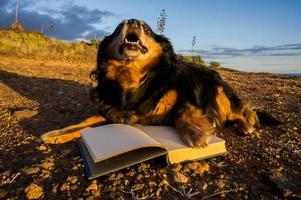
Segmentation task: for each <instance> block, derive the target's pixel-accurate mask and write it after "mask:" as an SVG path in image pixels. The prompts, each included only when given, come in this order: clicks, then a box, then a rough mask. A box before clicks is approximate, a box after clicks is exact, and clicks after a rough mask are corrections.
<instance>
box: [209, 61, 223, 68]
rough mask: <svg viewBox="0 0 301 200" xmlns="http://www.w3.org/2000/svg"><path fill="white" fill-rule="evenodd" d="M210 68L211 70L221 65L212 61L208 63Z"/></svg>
mask: <svg viewBox="0 0 301 200" xmlns="http://www.w3.org/2000/svg"><path fill="white" fill-rule="evenodd" d="M210 66H211V67H213V68H219V67H220V66H221V64H220V63H219V62H217V61H212V62H210Z"/></svg>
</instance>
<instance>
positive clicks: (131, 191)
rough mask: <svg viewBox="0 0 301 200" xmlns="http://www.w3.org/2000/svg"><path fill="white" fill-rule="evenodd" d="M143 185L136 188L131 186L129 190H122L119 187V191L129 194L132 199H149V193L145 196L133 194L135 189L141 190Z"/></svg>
mask: <svg viewBox="0 0 301 200" xmlns="http://www.w3.org/2000/svg"><path fill="white" fill-rule="evenodd" d="M143 187H144V186H141V187H138V188H131V190H130V191H129V192H128V191H125V190H122V189H121V191H122V192H123V193H126V194H130V195H131V197H132V198H131V199H134V200H145V199H149V198H150V196H149V195H147V196H144V197H137V196H136V195H135V193H134V192H135V191H137V190H141V189H142V188H143Z"/></svg>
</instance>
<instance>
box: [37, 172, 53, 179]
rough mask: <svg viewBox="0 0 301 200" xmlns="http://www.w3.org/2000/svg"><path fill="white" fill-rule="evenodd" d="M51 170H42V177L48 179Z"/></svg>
mask: <svg viewBox="0 0 301 200" xmlns="http://www.w3.org/2000/svg"><path fill="white" fill-rule="evenodd" d="M50 174H51V173H50V171H48V170H42V174H41V175H40V176H41V177H42V179H47V178H49V177H50Z"/></svg>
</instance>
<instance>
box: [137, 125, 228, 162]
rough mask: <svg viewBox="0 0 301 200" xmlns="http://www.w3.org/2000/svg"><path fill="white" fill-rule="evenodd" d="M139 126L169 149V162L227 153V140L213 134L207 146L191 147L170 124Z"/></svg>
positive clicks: (138, 126)
mask: <svg viewBox="0 0 301 200" xmlns="http://www.w3.org/2000/svg"><path fill="white" fill-rule="evenodd" d="M136 127H137V128H139V129H141V130H142V131H144V132H145V133H146V134H148V135H149V136H150V137H153V138H154V139H156V140H157V141H158V142H160V143H161V144H162V145H163V146H164V147H165V148H166V149H167V151H168V159H169V162H170V163H171V164H172V163H178V162H182V161H187V160H200V159H206V158H210V157H214V156H217V155H221V154H224V153H226V146H225V141H224V140H222V139H221V138H218V137H216V136H212V139H211V141H210V143H209V144H208V145H207V146H206V147H201V148H191V147H189V146H188V145H186V144H185V143H184V142H183V141H182V139H181V137H180V134H179V133H178V132H177V130H176V129H175V128H172V127H168V126H142V125H137V126H136Z"/></svg>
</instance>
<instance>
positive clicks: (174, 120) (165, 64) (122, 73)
mask: <svg viewBox="0 0 301 200" xmlns="http://www.w3.org/2000/svg"><path fill="white" fill-rule="evenodd" d="M92 76H93V77H95V79H96V81H97V86H96V87H95V88H94V89H93V90H92V91H91V97H92V100H93V101H94V102H95V103H96V104H97V105H98V109H99V113H100V116H97V117H92V118H90V119H88V120H86V121H84V122H82V123H81V124H78V125H73V126H70V127H67V128H65V129H62V130H56V131H52V132H49V133H46V134H44V135H43V136H42V138H43V140H44V141H46V142H50V143H64V142H67V141H70V140H72V139H74V138H76V137H79V130H80V129H82V128H87V127H89V126H93V125H95V124H101V123H128V124H135V123H141V124H148V125H170V126H174V127H176V128H177V129H178V132H179V133H180V134H181V137H182V139H183V140H184V141H185V142H186V143H187V144H188V145H190V146H192V147H200V146H203V145H206V144H207V143H208V142H209V140H210V138H211V136H212V134H213V132H214V128H216V127H223V126H224V125H225V123H226V122H233V123H235V124H236V125H237V126H236V127H237V131H238V132H239V133H241V134H252V133H253V132H254V126H256V125H258V123H259V121H260V118H261V116H263V117H264V116H265V114H262V113H258V112H256V111H254V110H253V109H252V108H251V107H249V106H246V105H244V104H243V103H242V101H241V99H240V98H239V97H238V96H237V95H236V93H235V92H234V90H233V89H232V88H231V87H230V86H229V85H228V84H227V83H226V82H225V81H224V80H223V79H222V78H221V76H220V75H219V74H218V73H217V72H216V71H214V70H211V69H209V68H207V67H205V66H202V65H196V64H193V63H187V62H184V61H182V60H180V59H177V56H176V54H175V53H174V51H173V48H172V45H171V43H170V42H169V40H168V39H167V38H165V37H164V36H162V35H157V34H155V33H154V32H153V31H152V30H151V28H150V27H149V26H148V25H147V24H146V23H144V22H143V21H139V20H136V19H130V20H125V21H123V22H122V23H120V24H119V26H118V27H117V28H116V30H115V31H114V33H113V34H111V35H110V36H108V37H106V38H105V39H104V40H103V41H102V42H101V45H100V47H99V50H98V60H97V68H96V70H95V71H93V72H92ZM270 122H272V123H273V120H272V119H271V120H270ZM274 122H275V121H274Z"/></svg>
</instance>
